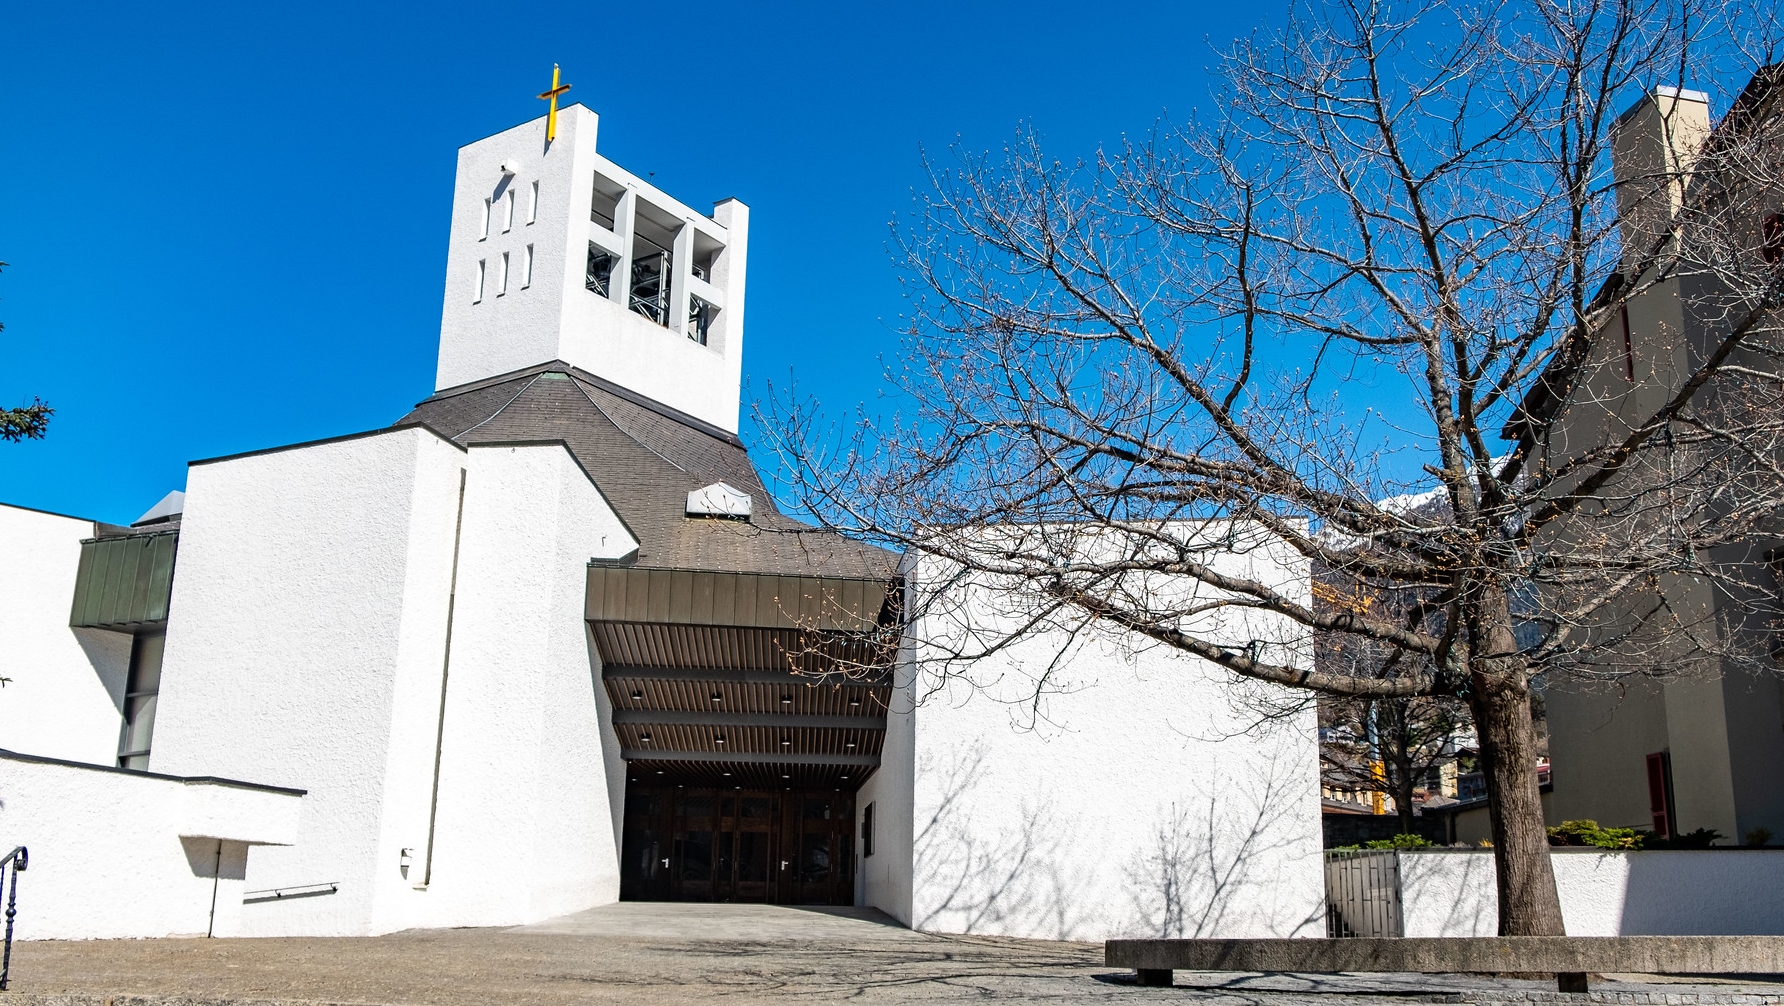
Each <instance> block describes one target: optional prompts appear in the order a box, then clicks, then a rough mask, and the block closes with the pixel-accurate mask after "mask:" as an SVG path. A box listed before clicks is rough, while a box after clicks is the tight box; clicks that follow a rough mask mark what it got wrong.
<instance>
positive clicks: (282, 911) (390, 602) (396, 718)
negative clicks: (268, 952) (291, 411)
mask: <svg viewBox="0 0 1784 1006" xmlns="http://www.w3.org/2000/svg"><path fill="white" fill-rule="evenodd" d="M463 465H464V453H463V451H462V450H461V449H460V448H458V447H457V446H456V445H454V444H452V443H451V442H449V441H445V440H442V439H440V438H439V437H437V436H436V435H434V434H433V433H431V432H429V431H427V430H424V429H419V428H408V429H401V430H390V431H384V432H380V433H377V434H375V435H369V436H363V437H356V438H349V439H344V440H337V441H331V442H322V443H318V444H312V445H299V446H296V447H293V448H289V449H285V450H279V451H272V452H267V453H262V454H256V455H249V456H245V457H238V458H233V459H225V460H220V461H215V462H207V463H198V464H194V465H193V466H192V468H191V471H190V475H189V479H188V484H187V496H186V509H185V515H184V517H183V519H182V527H181V535H180V554H179V564H178V575H177V576H176V577H175V579H174V590H173V597H172V601H171V606H172V607H171V611H172V618H171V620H170V623H169V626H168V634H167V650H166V656H165V659H164V663H163V669H162V684H161V697H160V705H159V712H158V718H157V723H156V732H155V747H154V755H153V757H152V759H151V762H150V768H151V769H153V770H155V771H164V772H172V773H175V774H180V775H220V776H227V777H230V778H245V779H252V780H255V781H259V782H267V783H271V784H275V785H283V786H293V787H298V788H302V789H307V790H309V791H310V796H309V798H308V801H307V804H306V809H305V814H304V817H303V821H302V824H301V830H300V833H299V835H298V839H297V842H296V843H295V845H294V846H292V847H291V848H284V849H271V850H265V851H264V852H263V854H261V855H258V856H256V857H254V858H252V859H251V861H250V862H249V864H248V876H247V888H248V889H249V890H251V891H254V890H267V889H272V888H285V887H296V886H306V885H314V884H323V883H334V884H338V885H339V886H338V890H337V891H336V892H335V893H332V894H328V895H325V896H315V897H304V898H296V899H283V900H277V901H257V902H254V903H251V904H248V905H246V906H244V908H243V915H242V924H241V928H242V932H243V933H244V934H245V935H282V934H291V933H304V934H308V935H319V936H321V935H358V934H364V933H368V932H371V931H373V930H374V918H375V917H376V905H377V902H378V900H379V898H380V897H386V898H388V897H389V896H391V895H392V894H393V893H395V892H394V891H393V890H392V889H393V888H396V887H398V886H400V878H398V879H397V880H395V881H387V880H385V879H384V878H383V876H382V871H381V870H380V869H379V868H380V867H384V866H386V865H388V867H389V870H390V872H391V874H392V876H395V869H396V857H397V851H396V850H395V849H393V848H390V847H389V846H390V845H392V844H393V843H394V842H395V841H398V840H400V839H398V838H397V836H396V834H395V833H393V830H392V829H387V828H386V827H385V823H386V821H387V820H396V819H399V818H400V819H401V820H402V821H403V822H404V823H405V824H406V825H407V827H408V831H407V833H406V835H404V838H406V839H407V840H408V841H410V842H413V841H414V839H415V834H416V832H417V831H419V832H420V833H421V834H425V812H426V800H427V792H426V791H427V789H428V787H429V782H428V780H429V779H430V778H431V772H432V747H433V733H434V731H433V729H432V724H433V723H435V722H437V709H438V701H439V674H440V666H441V660H442V656H443V645H444V626H445V617H446V615H445V613H446V604H447V594H448V579H449V574H450V569H451V555H452V542H453V534H454V522H455V517H456V511H457V497H458V484H459V472H460V470H461V469H462V467H463Z"/></svg>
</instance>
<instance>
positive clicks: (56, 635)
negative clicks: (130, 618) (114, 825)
mask: <svg viewBox="0 0 1784 1006" xmlns="http://www.w3.org/2000/svg"><path fill="white" fill-rule="evenodd" d="M91 537H93V522H92V521H90V520H82V519H80V518H78V517H64V516H62V515H60V514H52V513H44V512H42V511H39V510H28V509H25V508H23V507H16V506H7V505H5V504H0V569H4V570H5V571H6V576H7V580H8V582H10V583H12V584H13V585H14V587H15V589H13V590H12V591H10V592H9V593H8V596H7V601H6V603H5V604H4V605H0V678H9V679H11V680H9V681H8V682H7V683H6V685H5V686H4V689H3V690H0V748H3V749H6V750H9V751H20V752H24V753H25V754H35V755H43V756H45V757H50V758H67V759H70V760H72V761H82V762H90V763H92V764H95V765H115V764H117V760H118V730H119V727H120V725H121V723H122V711H121V710H122V708H123V701H124V683H125V678H126V677H127V676H128V674H129V671H130V636H129V635H127V634H125V633H121V632H106V631H103V630H100V629H71V628H69V627H68V616H69V610H70V609H71V608H72V607H73V605H74V580H75V574H76V572H77V571H78V570H79V567H80V554H81V539H83V538H91Z"/></svg>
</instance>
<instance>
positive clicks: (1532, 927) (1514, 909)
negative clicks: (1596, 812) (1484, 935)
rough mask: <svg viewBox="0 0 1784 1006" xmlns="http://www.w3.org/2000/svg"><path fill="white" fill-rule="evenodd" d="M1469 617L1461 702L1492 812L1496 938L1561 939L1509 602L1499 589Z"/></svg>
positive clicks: (1525, 685) (1526, 690) (1526, 687)
mask: <svg viewBox="0 0 1784 1006" xmlns="http://www.w3.org/2000/svg"><path fill="white" fill-rule="evenodd" d="M1472 614H1473V615H1474V617H1473V618H1471V619H1470V621H1471V623H1472V624H1471V625H1470V628H1471V629H1472V630H1473V632H1472V635H1473V637H1474V648H1473V649H1474V654H1473V655H1472V659H1471V660H1470V664H1471V667H1470V674H1469V696H1468V706H1469V709H1470V710H1471V711H1472V712H1473V713H1474V729H1475V732H1476V733H1477V734H1478V736H1479V738H1480V767H1481V772H1482V774H1483V775H1484V776H1485V777H1486V782H1487V811H1488V813H1489V814H1491V815H1492V827H1493V860H1494V863H1495V865H1496V866H1497V867H1498V869H1497V870H1496V871H1495V872H1496V873H1497V874H1498V880H1499V935H1501V936H1565V935H1567V929H1566V926H1565V925H1564V924H1563V923H1562V921H1561V897H1560V895H1559V894H1558V893H1557V892H1556V890H1555V873H1554V870H1553V869H1552V868H1551V866H1550V864H1549V833H1548V829H1547V827H1545V825H1544V822H1543V813H1542V792H1541V790H1540V788H1539V785H1538V783H1537V780H1536V724H1535V722H1534V720H1533V719H1532V717H1531V715H1530V682H1529V678H1528V677H1527V676H1526V674H1525V672H1524V667H1523V661H1522V660H1521V658H1519V657H1518V656H1517V647H1516V643H1515V641H1514V640H1513V639H1512V631H1511V612H1510V606H1509V605H1507V604H1506V603H1505V596H1504V594H1503V593H1502V592H1498V591H1492V592H1490V594H1489V596H1488V597H1486V598H1484V599H1483V602H1482V603H1481V604H1480V605H1479V606H1478V607H1476V609H1475V611H1474V612H1473V613H1472Z"/></svg>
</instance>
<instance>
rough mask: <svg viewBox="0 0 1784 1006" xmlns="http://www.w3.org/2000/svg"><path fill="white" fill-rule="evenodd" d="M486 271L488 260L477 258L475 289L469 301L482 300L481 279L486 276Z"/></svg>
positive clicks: (476, 301)
mask: <svg viewBox="0 0 1784 1006" xmlns="http://www.w3.org/2000/svg"><path fill="white" fill-rule="evenodd" d="M488 273H489V261H488V260H487V259H478V260H477V289H476V292H474V293H473V294H472V295H471V303H473V304H476V303H479V302H481V301H482V300H483V279H484V276H486V275H487V274H488Z"/></svg>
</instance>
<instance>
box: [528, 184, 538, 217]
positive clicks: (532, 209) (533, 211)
mask: <svg viewBox="0 0 1784 1006" xmlns="http://www.w3.org/2000/svg"><path fill="white" fill-rule="evenodd" d="M538 222H539V183H538V182H534V183H533V198H532V200H531V201H530V202H528V203H527V223H529V224H531V223H538Z"/></svg>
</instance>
